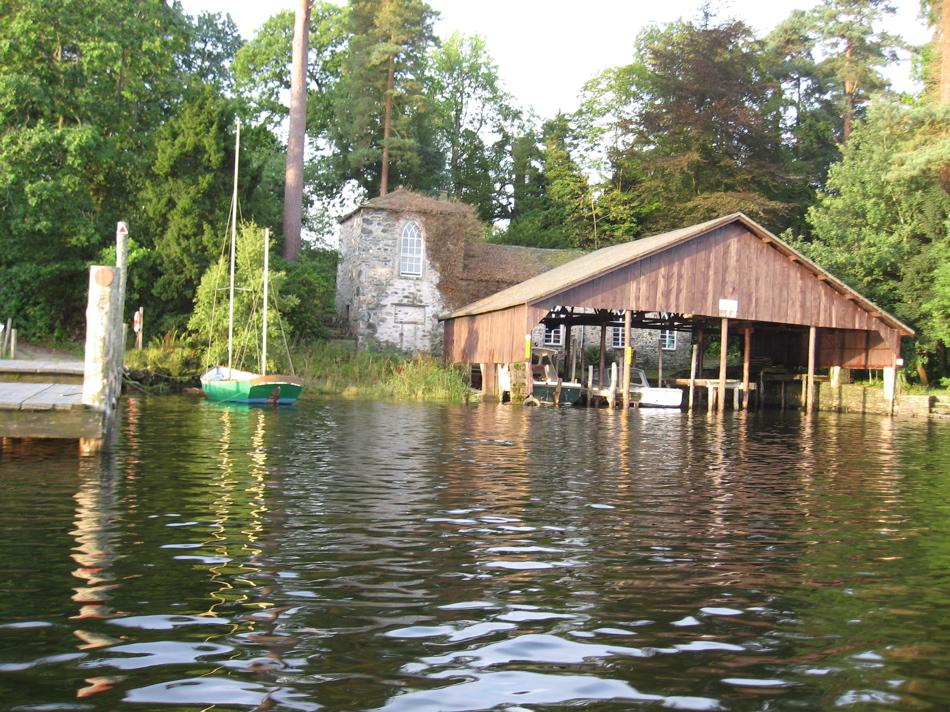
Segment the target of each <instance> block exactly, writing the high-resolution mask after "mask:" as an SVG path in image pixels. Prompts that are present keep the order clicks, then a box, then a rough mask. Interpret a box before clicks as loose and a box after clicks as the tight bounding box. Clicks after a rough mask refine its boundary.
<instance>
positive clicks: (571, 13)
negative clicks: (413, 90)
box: [182, 0, 930, 118]
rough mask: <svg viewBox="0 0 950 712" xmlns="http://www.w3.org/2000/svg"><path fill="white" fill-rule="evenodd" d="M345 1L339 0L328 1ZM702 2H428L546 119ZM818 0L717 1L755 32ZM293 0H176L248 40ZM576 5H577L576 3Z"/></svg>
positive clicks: (906, 2) (900, 2)
mask: <svg viewBox="0 0 950 712" xmlns="http://www.w3.org/2000/svg"><path fill="white" fill-rule="evenodd" d="M331 1H334V2H337V1H338V2H339V4H343V0H331ZM700 3H701V0H638V1H631V0H581V1H580V2H578V0H477V1H476V2H472V1H471V0H429V6H430V7H431V8H432V9H433V10H436V11H437V12H439V13H440V19H439V20H438V21H437V22H436V26H435V31H436V34H437V35H438V36H439V37H448V36H449V35H451V34H452V33H453V32H455V31H459V32H462V33H464V34H466V35H481V36H482V37H484V38H485V41H486V43H487V45H488V51H489V54H490V55H491V57H492V58H493V59H494V60H495V62H496V64H497V65H498V70H499V75H500V76H501V78H502V81H503V82H504V86H505V88H506V89H507V90H508V91H509V92H510V93H511V94H512V95H513V96H514V97H515V99H516V101H517V103H518V104H519V105H521V106H525V107H528V106H530V107H533V108H534V109H535V111H536V112H537V113H538V114H539V115H540V116H541V117H544V118H548V117H552V116H554V115H555V114H556V113H557V112H558V111H565V112H569V111H573V110H575V109H576V108H577V96H578V94H579V92H580V90H581V88H582V86H583V85H584V83H585V82H586V81H587V80H588V79H590V78H592V77H594V76H595V75H597V74H598V73H600V72H601V71H602V70H604V69H607V68H608V67H616V66H620V65H623V64H628V63H629V62H630V61H631V60H632V58H633V44H634V40H635V39H636V36H637V34H639V32H640V30H641V29H643V28H644V27H646V26H647V25H649V24H650V23H658V24H663V23H666V22H672V21H674V20H677V19H680V18H683V19H694V18H696V17H697V16H698V12H697V8H698V7H699V5H700ZM817 4H818V2H816V0H787V1H785V2H772V1H770V0H720V2H718V3H713V5H714V7H715V8H717V9H718V11H717V15H718V16H720V17H734V18H736V19H739V20H744V21H745V22H746V23H748V24H749V25H750V26H751V27H752V28H753V29H754V30H755V31H756V32H757V33H758V34H759V35H760V36H762V35H764V34H766V33H767V32H768V31H770V30H771V29H772V28H774V27H775V26H776V25H777V24H778V23H779V22H781V21H782V20H784V19H785V18H786V17H788V15H789V14H790V13H791V11H792V10H793V9H796V8H802V9H807V8H809V7H813V6H815V5H817ZM893 4H894V5H895V6H896V7H897V9H898V14H897V16H896V18H892V19H889V20H888V27H887V29H888V31H889V32H892V33H897V34H900V35H901V36H903V37H904V39H905V40H907V41H909V42H911V43H914V44H920V43H923V42H926V41H927V40H928V39H929V35H930V33H929V31H928V30H927V29H926V28H925V27H924V25H923V24H922V23H921V22H920V20H919V19H918V12H919V7H920V3H919V0H894V2H893ZM296 5H297V2H296V0H270V1H269V2H260V0H182V6H183V7H184V9H185V12H187V13H189V14H191V15H197V14H198V13H200V12H203V11H207V12H212V13H217V12H220V13H229V14H230V15H231V18H232V19H233V20H234V21H235V23H237V26H238V29H239V30H240V32H241V35H242V36H243V37H244V38H245V39H251V38H252V37H253V36H254V34H255V32H256V31H257V29H258V28H259V27H260V26H261V25H262V24H264V22H265V21H266V20H267V18H268V17H270V16H271V15H272V14H274V13H276V12H278V11H280V10H284V9H286V10H293V9H294V8H295V7H296ZM580 8H582V10H581V9H580ZM908 76H909V74H908V67H907V62H904V66H903V67H901V68H898V69H897V70H896V71H894V72H892V73H891V75H890V77H891V81H892V82H894V83H895V86H896V88H899V89H902V90H910V89H912V88H913V85H912V83H911V82H910V80H909V79H908Z"/></svg>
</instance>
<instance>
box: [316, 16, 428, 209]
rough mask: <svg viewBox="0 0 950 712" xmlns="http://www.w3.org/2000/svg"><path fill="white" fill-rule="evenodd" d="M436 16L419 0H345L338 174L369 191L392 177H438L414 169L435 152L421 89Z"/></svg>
mask: <svg viewBox="0 0 950 712" xmlns="http://www.w3.org/2000/svg"><path fill="white" fill-rule="evenodd" d="M435 16H436V14H435V13H434V12H433V11H432V10H431V9H430V8H429V6H428V5H426V4H425V3H424V2H422V1H421V0H351V1H350V5H349V12H348V32H349V42H348V54H347V57H346V61H345V65H344V76H343V79H342V86H341V91H340V93H339V94H338V96H337V102H336V109H337V112H336V118H337V126H336V131H335V135H334V141H335V144H336V149H337V152H338V153H337V160H338V161H339V168H340V172H341V174H342V176H343V177H344V178H346V179H352V180H355V181H356V182H357V183H358V184H359V185H360V186H361V187H362V188H363V189H364V190H366V191H367V192H368V193H371V194H373V193H376V192H380V193H385V191H386V189H387V188H388V185H389V183H390V182H391V179H393V178H395V179H397V180H402V181H406V182H408V183H410V184H413V185H414V186H415V187H416V188H419V189H426V188H429V187H435V186H437V185H438V180H439V178H440V176H437V177H436V179H435V181H433V180H432V177H431V174H427V172H423V171H422V170H420V169H421V167H422V166H423V165H424V164H425V163H426V162H427V160H429V159H430V158H431V153H433V152H437V146H436V144H435V141H434V139H435V135H434V132H431V131H430V130H429V127H428V122H429V121H431V118H430V116H431V115H430V114H429V113H428V112H429V108H430V107H429V100H428V99H427V97H426V96H425V94H424V92H423V88H424V84H425V82H424V80H425V76H426V64H425V60H426V56H427V52H428V48H429V47H430V46H431V45H432V43H433V42H434V40H435V38H434V36H433V34H432V22H433V20H434V18H435ZM439 163H440V164H441V161H440V162H439Z"/></svg>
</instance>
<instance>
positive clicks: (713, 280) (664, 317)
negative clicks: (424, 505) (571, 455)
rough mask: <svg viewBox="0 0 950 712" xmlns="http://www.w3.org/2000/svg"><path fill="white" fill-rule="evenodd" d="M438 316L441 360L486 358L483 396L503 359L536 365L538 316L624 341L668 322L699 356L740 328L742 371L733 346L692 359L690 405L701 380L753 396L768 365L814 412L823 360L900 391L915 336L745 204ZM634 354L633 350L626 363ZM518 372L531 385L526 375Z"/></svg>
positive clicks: (720, 404) (719, 402) (491, 391)
mask: <svg viewBox="0 0 950 712" xmlns="http://www.w3.org/2000/svg"><path fill="white" fill-rule="evenodd" d="M442 321H443V322H444V326H445V358H446V360H447V361H449V362H452V363H469V364H481V366H482V377H483V382H482V390H483V394H484V395H485V397H486V398H488V399H491V398H492V397H493V396H497V373H498V368H499V367H501V366H503V365H510V366H511V368H513V369H517V370H519V371H520V372H521V373H524V374H530V372H531V371H530V362H529V360H530V340H528V341H527V345H526V335H529V337H530V332H531V329H532V328H533V327H534V326H535V325H537V324H538V323H544V324H545V325H547V326H549V327H551V328H554V327H556V326H560V325H564V326H565V327H566V328H567V331H568V333H570V329H571V328H572V327H574V326H578V325H591V324H596V325H600V326H601V328H602V330H604V329H606V327H607V326H614V327H622V328H624V329H625V330H626V332H625V333H626V335H627V338H626V340H625V342H624V343H626V344H630V343H631V342H630V339H629V330H630V329H631V328H651V329H673V330H676V331H678V332H685V333H689V334H690V335H691V337H692V338H693V340H694V343H696V344H697V346H698V351H699V353H700V354H702V353H703V345H704V342H705V340H707V339H709V338H711V337H718V338H719V339H720V342H721V343H727V344H728V337H729V336H730V335H735V334H738V335H739V336H740V337H741V338H740V350H741V353H742V367H741V374H738V375H736V376H734V377H733V378H729V377H728V376H729V374H728V370H727V364H726V356H727V354H726V351H727V350H726V349H720V351H721V356H720V359H719V368H718V373H716V374H713V377H712V378H708V379H703V378H701V377H702V375H703V374H702V372H701V370H700V372H699V373H698V374H697V372H696V367H695V358H694V368H693V371H692V373H691V374H690V380H689V385H690V396H691V397H690V402H691V403H692V388H693V386H695V385H697V383H698V384H699V385H703V386H706V387H707V388H708V389H709V393H710V396H711V400H710V406H712V405H713V403H712V400H713V399H715V401H716V407H717V408H719V409H724V408H725V405H726V401H727V399H726V398H725V397H723V395H724V394H725V393H726V391H727V389H728V388H730V387H732V388H734V389H735V390H736V391H737V395H739V397H738V398H737V399H736V402H737V403H738V404H739V405H740V407H741V405H742V404H745V403H746V402H747V400H748V396H749V392H750V390H752V389H753V388H754V387H755V383H756V381H755V378H756V376H757V375H758V374H756V373H755V372H754V370H755V369H756V368H758V369H760V370H761V368H762V365H763V364H768V365H773V364H774V365H778V364H780V365H781V366H782V368H783V370H784V374H785V377H792V378H797V379H798V380H800V381H801V383H802V388H801V393H802V406H803V407H804V408H805V409H807V410H811V409H812V408H813V407H814V392H815V378H816V370H817V369H829V373H830V378H831V379H832V380H835V379H840V378H841V376H842V374H843V372H844V370H846V369H881V370H882V371H883V374H884V380H885V392H886V393H889V397H890V398H891V399H892V400H893V395H894V392H895V386H896V367H897V366H898V365H899V364H900V348H901V339H902V338H903V337H905V336H912V335H913V333H914V332H913V330H912V329H911V328H910V327H908V326H907V325H905V324H903V323H901V322H900V321H899V320H897V319H896V318H894V317H893V316H891V315H890V314H887V313H886V312H884V311H883V310H881V309H880V308H878V307H877V306H875V305H874V304H873V303H871V302H870V301H868V300H867V299H865V298H864V297H862V296H861V295H860V294H859V293H857V292H856V291H854V290H853V289H851V288H850V287H848V286H847V285H846V284H844V283H843V282H842V281H841V280H839V279H837V278H836V277H834V276H833V275H832V274H830V273H828V272H827V271H825V270H824V269H822V268H821V267H819V266H818V265H817V264H815V263H814V262H812V261H811V260H809V259H808V258H806V257H805V256H804V255H802V254H801V253H799V252H798V251H797V250H795V249H794V248H792V247H791V246H790V245H788V244H787V243H785V242H783V241H782V240H781V239H779V238H778V237H776V236H775V235H773V234H772V233H770V232H769V231H768V230H766V229H765V228H763V227H762V226H761V225H758V224H757V223H756V222H754V221H753V220H751V219H750V218H748V217H747V216H745V215H744V214H742V213H736V214H733V215H729V216H726V217H723V218H719V219H716V220H711V221H709V222H705V223H701V224H698V225H693V226H690V227H685V228H681V229H679V230H674V231H672V232H667V233H664V234H661V235H654V236H652V237H646V238H642V239H639V240H634V241H632V242H627V243H624V244H620V245H613V246H610V247H605V248H602V249H600V250H597V251H595V252H591V253H588V254H586V255H583V256H582V257H579V258H578V259H575V260H573V261H571V262H568V263H566V264H564V265H562V266H560V267H556V268H554V269H552V270H550V271H548V272H544V273H542V274H540V275H538V276H536V277H533V278H532V279H529V280H527V281H525V282H522V283H520V284H517V285H515V286H513V287H510V288H508V289H505V290H503V291H501V292H498V293H497V294H494V295H492V296H489V297H486V298H484V299H481V300H479V301H476V302H474V303H472V304H469V305H467V306H465V307H462V308H461V309H458V310H456V311H454V312H452V313H451V314H448V315H446V316H443V317H442ZM602 339H603V337H602ZM567 342H568V343H570V339H568V340H567ZM634 358H635V357H634V356H633V355H632V354H631V353H630V349H629V347H628V348H627V349H626V359H625V361H626V364H625V365H626V366H630V365H633V364H632V361H633V359H634ZM522 364H523V366H522ZM700 369H701V366H700ZM623 370H624V371H625V372H627V371H628V369H623ZM601 372H603V369H601ZM523 381H524V382H523V385H524V388H525V393H527V394H530V392H531V378H530V377H527V376H526V377H525V378H524V379H523ZM782 392H783V394H784V386H783V391H782ZM519 395H520V394H519ZM513 398H514V396H513Z"/></svg>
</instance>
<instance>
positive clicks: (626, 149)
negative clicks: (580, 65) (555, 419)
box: [587, 15, 792, 232]
mask: <svg viewBox="0 0 950 712" xmlns="http://www.w3.org/2000/svg"><path fill="white" fill-rule="evenodd" d="M762 53H763V45H762V42H761V41H759V40H757V39H755V38H754V36H753V35H752V32H751V31H750V30H749V28H748V27H746V26H745V25H744V24H742V23H741V22H737V21H732V20H729V21H724V22H721V23H719V24H712V22H711V18H710V17H709V16H708V15H705V16H704V17H703V18H702V21H701V22H699V23H693V22H683V21H679V22H674V23H671V24H668V25H665V26H663V27H651V28H648V29H647V30H645V31H644V32H643V33H642V34H641V35H640V37H639V38H638V40H637V52H636V61H635V62H634V63H633V64H632V65H630V66H628V67H625V68H622V69H620V70H616V71H614V72H612V73H611V75H610V76H608V77H606V78H605V79H604V81H602V82H600V84H599V85H593V86H592V87H589V92H591V93H589V96H588V102H587V103H588V105H590V104H592V103H593V104H595V105H596V104H601V105H602V106H601V107H600V108H598V109H596V111H597V115H598V118H599V121H600V126H599V128H598V131H599V132H600V134H601V135H604V136H610V137H613V139H614V140H613V142H612V143H611V144H608V145H607V146H606V147H604V149H603V150H604V153H605V154H606V156H607V157H608V160H609V164H610V169H611V171H612V173H613V174H614V175H615V180H614V186H623V189H624V190H625V191H628V192H629V191H633V192H635V193H636V195H637V196H638V197H637V199H636V200H635V201H632V203H631V202H629V201H628V203H627V205H628V207H635V206H636V205H637V204H639V206H640V207H639V208H637V209H636V210H634V212H640V214H641V215H642V218H641V220H642V222H641V228H642V229H644V230H647V231H653V232H659V231H663V230H669V229H673V228H676V227H681V226H683V225H687V224H692V223H695V222H697V221H700V220H704V219H709V218H712V217H718V216H720V215H724V214H727V213H731V212H736V211H740V210H741V211H744V212H746V213H747V214H749V215H750V216H751V217H753V218H756V219H758V220H761V221H763V222H764V223H765V224H766V225H769V224H771V225H777V224H779V220H780V218H782V217H783V216H784V215H786V214H787V213H788V212H789V211H790V209H791V207H792V206H791V205H790V204H789V202H788V200H787V196H788V190H789V182H790V179H791V178H792V175H791V174H790V172H789V171H788V170H787V162H786V156H785V154H784V149H783V146H782V141H781V102H780V95H779V92H778V88H777V86H776V82H775V80H774V78H773V77H772V76H771V75H770V74H769V73H768V71H767V67H765V66H764V65H763V62H762ZM624 84H625V85H624ZM598 91H599V94H598V93H595V92H598ZM604 122H607V123H608V124H609V126H603V123H604ZM618 176H619V177H618ZM626 212H628V214H630V213H629V211H626Z"/></svg>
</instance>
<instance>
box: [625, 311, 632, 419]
mask: <svg viewBox="0 0 950 712" xmlns="http://www.w3.org/2000/svg"><path fill="white" fill-rule="evenodd" d="M632 321H633V317H632V315H631V314H630V310H629V309H624V312H623V408H624V410H629V409H630V369H631V368H632V367H633V347H632V346H631V345H630V324H631V323H632Z"/></svg>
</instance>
